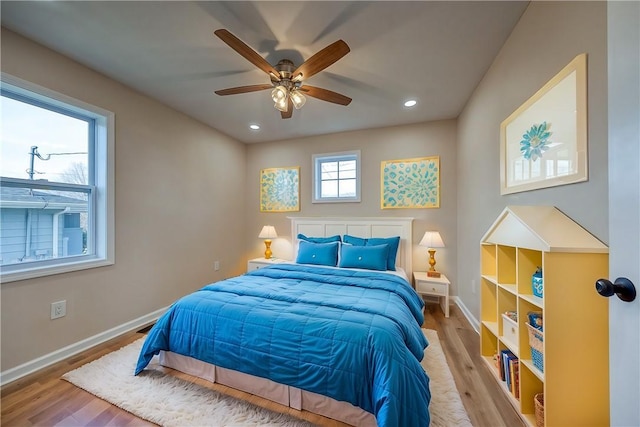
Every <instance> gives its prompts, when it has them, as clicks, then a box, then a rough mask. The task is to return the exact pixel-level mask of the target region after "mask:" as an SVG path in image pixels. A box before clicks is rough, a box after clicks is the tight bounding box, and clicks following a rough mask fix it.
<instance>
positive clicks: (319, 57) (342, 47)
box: [292, 40, 350, 80]
mask: <svg viewBox="0 0 640 427" xmlns="http://www.w3.org/2000/svg"><path fill="white" fill-rule="evenodd" d="M349 52H350V49H349V46H347V44H346V43H345V42H344V41H342V40H338V41H337V42H335V43H332V44H330V45H329V46H327V47H325V48H324V49H322V50H321V51H320V52H317V53H316V54H315V55H312V56H311V58H309V59H307V60H306V61H305V62H304V63H302V65H300V66H299V67H298V68H296V70H295V71H294V72H293V74H292V76H294V78H295V76H297V75H299V74H300V73H302V78H303V79H305V80H306V79H308V78H309V77H311V76H313V75H314V74H316V73H319V72H320V71H322V70H324V69H325V68H327V67H328V66H329V65H331V64H333V63H334V62H336V61H337V60H338V59H340V58H342V57H343V56H345V55H346V54H347V53H349Z"/></svg>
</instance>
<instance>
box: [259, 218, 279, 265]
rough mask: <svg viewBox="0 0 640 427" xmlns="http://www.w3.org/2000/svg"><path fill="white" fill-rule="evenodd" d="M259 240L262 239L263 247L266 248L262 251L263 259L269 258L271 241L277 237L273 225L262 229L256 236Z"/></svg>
mask: <svg viewBox="0 0 640 427" xmlns="http://www.w3.org/2000/svg"><path fill="white" fill-rule="evenodd" d="M258 237H259V238H260V239H264V245H265V246H266V250H265V251H264V258H265V259H270V258H271V253H272V252H271V239H272V238H274V237H278V234H277V233H276V228H275V227H274V226H273V225H265V226H264V227H262V231H260V234H258Z"/></svg>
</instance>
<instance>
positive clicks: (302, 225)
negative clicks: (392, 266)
mask: <svg viewBox="0 0 640 427" xmlns="http://www.w3.org/2000/svg"><path fill="white" fill-rule="evenodd" d="M288 218H289V219H290V220H291V242H292V243H293V248H294V252H295V251H296V248H297V247H298V234H299V233H302V234H304V235H306V236H318V237H328V236H334V235H336V234H339V235H341V236H342V235H345V234H350V235H352V236H357V237H363V238H369V237H394V236H400V245H399V247H398V255H397V258H396V265H397V266H399V267H402V269H403V270H404V271H405V272H406V273H407V276H408V277H412V275H413V270H412V268H411V264H412V259H413V254H412V253H411V250H412V247H413V244H412V223H413V218H407V217H401V218H358V217H347V218H337V217H336V218H331V217H328V218H327V217H325V218H322V217H288ZM295 256H296V254H295V253H294V259H295Z"/></svg>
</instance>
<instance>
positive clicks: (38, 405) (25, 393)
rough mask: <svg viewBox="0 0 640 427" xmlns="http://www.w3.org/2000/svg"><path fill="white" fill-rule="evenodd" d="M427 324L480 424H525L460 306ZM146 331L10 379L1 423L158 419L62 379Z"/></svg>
mask: <svg viewBox="0 0 640 427" xmlns="http://www.w3.org/2000/svg"><path fill="white" fill-rule="evenodd" d="M423 327H425V328H428V329H435V330H436V331H438V336H439V337H440V342H441V344H442V348H443V350H444V353H445V355H446V358H447V361H448V363H449V367H450V369H451V372H452V374H453V376H454V379H455V382H456V385H457V387H458V390H459V392H460V396H461V397H462V401H463V403H464V406H465V408H466V409H467V412H468V414H469V418H470V419H471V422H472V423H473V425H474V426H475V427H500V426H505V427H506V426H508V427H520V426H524V424H523V422H522V421H521V420H520V418H519V416H518V415H517V413H516V411H515V410H514V409H513V407H512V406H511V404H510V403H509V401H508V400H507V397H506V396H505V395H504V394H503V393H502V391H501V390H500V389H499V385H498V384H497V382H496V381H495V380H494V379H493V377H492V374H491V373H490V372H489V370H488V368H487V367H486V365H485V364H484V362H483V361H482V359H481V358H480V355H479V348H480V344H479V337H478V334H477V333H476V332H475V331H474V330H473V328H472V327H471V325H470V324H469V322H468V321H467V320H466V318H465V317H464V315H462V313H461V312H460V310H459V309H458V307H457V306H452V307H451V317H449V318H445V317H444V315H443V314H442V311H441V309H440V307H439V306H438V305H437V304H433V303H429V304H428V305H427V307H426V309H425V322H424V325H423ZM142 336H143V335H142V334H140V333H137V332H131V333H128V334H125V335H122V336H121V337H118V338H116V339H113V340H111V341H108V342H106V343H104V344H101V345H99V346H97V347H95V348H93V349H90V350H87V351H85V352H83V353H80V354H78V355H76V356H73V357H71V358H69V359H67V360H65V361H62V362H59V363H56V364H55V365H52V366H50V367H48V368H46V369H44V370H42V371H40V372H36V373H34V374H31V375H29V376H27V377H24V378H22V379H20V380H17V381H15V382H13V383H10V384H7V385H6V386H4V387H3V388H2V390H1V401H0V405H1V407H2V417H1V419H0V425H2V426H4V427H10V426H35V425H39V426H55V425H58V426H146V425H154V424H152V423H149V422H147V421H144V420H142V419H140V418H137V417H135V416H134V415H132V414H130V413H128V412H126V411H124V410H122V409H120V408H118V407H116V406H113V405H110V404H109V403H107V402H105V401H103V400H101V399H99V398H97V397H94V396H93V395H91V394H89V393H87V392H85V391H83V390H81V389H79V388H77V387H75V386H73V385H72V384H70V383H68V382H67V381H64V380H61V379H60V377H61V376H62V374H64V373H65V372H67V371H70V370H72V369H75V368H77V367H80V366H82V365H84V364H85V363H88V362H90V361H92V360H95V359H97V358H99V357H101V356H103V355H105V354H107V353H110V352H112V351H115V350H118V349H119V348H121V347H123V346H125V345H127V344H129V343H131V342H133V341H135V340H137V339H138V338H140V337H142ZM173 374H175V375H177V376H180V377H181V378H184V379H188V380H191V381H195V382H198V383H199V384H201V385H204V386H206V387H209V388H212V389H215V390H218V391H220V392H223V393H227V394H230V395H232V396H235V397H239V398H242V399H245V400H248V401H250V402H251V403H254V404H256V405H259V406H263V407H265V408H267V409H271V410H274V411H279V412H286V413H291V414H293V415H294V416H297V417H300V418H304V419H306V420H308V421H310V422H312V423H315V424H317V425H320V426H327V427H329V426H331V427H335V426H344V424H342V423H339V422H337V421H334V420H330V419H328V418H324V417H321V416H318V415H315V414H311V413H308V412H299V411H296V410H293V409H290V408H287V407H284V406H281V405H278V404H276V403H273V402H270V401H266V400H264V399H261V398H259V397H256V396H253V395H250V394H247V393H243V392H239V391H236V390H232V389H229V388H228V387H225V386H220V385H218V384H213V385H212V384H209V383H207V382H206V381H203V380H199V379H196V378H193V377H191V376H188V375H186V374H182V373H179V372H176V371H173ZM452 427H453V426H452Z"/></svg>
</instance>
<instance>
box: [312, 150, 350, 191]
mask: <svg viewBox="0 0 640 427" xmlns="http://www.w3.org/2000/svg"><path fill="white" fill-rule="evenodd" d="M348 160H355V162H356V195H355V196H353V197H321V196H320V194H321V185H322V168H321V167H320V166H321V165H322V163H329V162H340V161H348ZM311 162H312V168H313V180H312V181H313V182H312V190H311V194H312V200H311V202H312V203H354V202H355V203H358V202H360V188H361V185H360V163H361V162H360V150H353V151H342V152H337V153H325V154H314V155H313V156H312V160H311ZM339 181H340V179H338V183H339Z"/></svg>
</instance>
